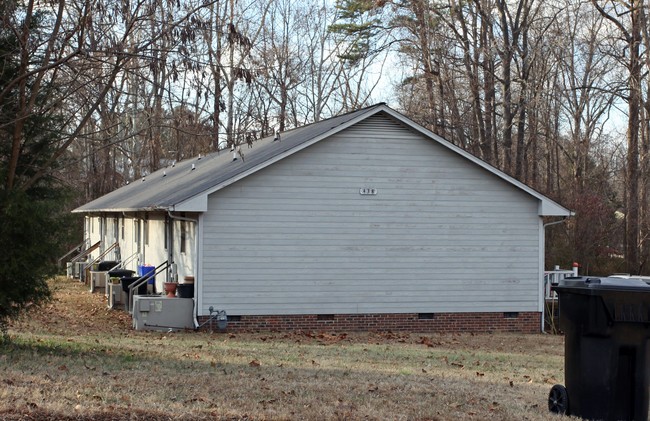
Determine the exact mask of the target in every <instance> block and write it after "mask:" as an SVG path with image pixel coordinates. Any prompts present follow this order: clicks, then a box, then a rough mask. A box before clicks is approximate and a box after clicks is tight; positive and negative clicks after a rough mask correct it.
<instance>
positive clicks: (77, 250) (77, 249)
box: [57, 239, 89, 267]
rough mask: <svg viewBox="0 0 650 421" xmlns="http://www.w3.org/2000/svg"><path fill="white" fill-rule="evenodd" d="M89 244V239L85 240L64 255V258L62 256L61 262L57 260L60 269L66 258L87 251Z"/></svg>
mask: <svg viewBox="0 0 650 421" xmlns="http://www.w3.org/2000/svg"><path fill="white" fill-rule="evenodd" d="M88 243H89V240H88V239H85V240H83V241H82V242H81V243H79V244H77V245H76V246H74V247H73V248H72V249H71V250H70V251H69V252H67V253H66V254H64V255H63V256H61V257H60V258H59V260H57V265H58V266H59V267H61V262H63V259H65V258H66V257H68V256H70V255H71V254H72V253H75V252H80V251H81V250H82V249H85V248H86V244H88Z"/></svg>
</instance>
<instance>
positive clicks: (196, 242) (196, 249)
mask: <svg viewBox="0 0 650 421" xmlns="http://www.w3.org/2000/svg"><path fill="white" fill-rule="evenodd" d="M167 215H169V218H170V219H171V221H172V223H170V224H169V226H170V227H172V228H170V231H171V232H170V236H169V237H170V242H169V252H168V258H169V256H171V258H169V260H168V261H169V262H171V261H172V259H173V256H174V251H173V250H172V245H173V244H174V242H173V239H172V236H171V234H173V232H174V230H173V226H174V224H173V221H174V219H176V220H178V221H186V222H193V223H194V230H195V231H194V252H195V254H196V257H195V259H196V262H195V265H196V269H197V270H198V268H199V235H198V234H199V233H198V226H199V220H198V219H193V218H186V217H184V216H176V215H173V214H172V212H171V211H170V210H169V209H167ZM170 264H171V263H170ZM198 283H199V277H198V273H197V276H196V277H195V278H194V298H193V299H192V300H193V301H194V311H193V312H192V320H193V322H194V328H197V327H198V326H199V320H198V316H197V313H198V312H199V309H198V305H197V299H198V296H197V285H198Z"/></svg>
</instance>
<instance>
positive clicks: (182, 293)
mask: <svg viewBox="0 0 650 421" xmlns="http://www.w3.org/2000/svg"><path fill="white" fill-rule="evenodd" d="M176 289H177V290H178V296H179V297H180V298H194V284H178V286H177V287H176Z"/></svg>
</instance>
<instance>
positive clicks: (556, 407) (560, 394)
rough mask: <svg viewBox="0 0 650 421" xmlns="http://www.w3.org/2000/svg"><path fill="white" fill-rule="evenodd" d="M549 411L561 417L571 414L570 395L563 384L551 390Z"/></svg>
mask: <svg viewBox="0 0 650 421" xmlns="http://www.w3.org/2000/svg"><path fill="white" fill-rule="evenodd" d="M548 410H549V411H551V412H554V413H556V414H561V415H568V414H569V395H568V394H567V393H566V388H565V387H564V386H562V385H561V384H556V385H555V386H553V387H552V388H551V393H549V394H548Z"/></svg>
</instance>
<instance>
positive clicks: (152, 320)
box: [133, 295, 194, 331]
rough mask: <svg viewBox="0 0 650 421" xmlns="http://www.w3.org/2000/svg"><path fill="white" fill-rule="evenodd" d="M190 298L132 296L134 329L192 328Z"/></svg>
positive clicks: (191, 304)
mask: <svg viewBox="0 0 650 421" xmlns="http://www.w3.org/2000/svg"><path fill="white" fill-rule="evenodd" d="M193 309H194V300H193V299H192V298H176V297H174V298H168V297H165V296H162V295H156V296H150V295H134V296H133V327H134V328H135V330H163V331H166V330H170V329H172V330H183V329H193V328H194V323H193V319H192V311H193Z"/></svg>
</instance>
